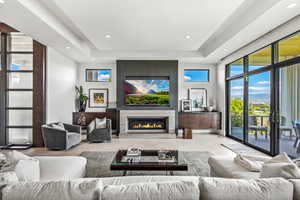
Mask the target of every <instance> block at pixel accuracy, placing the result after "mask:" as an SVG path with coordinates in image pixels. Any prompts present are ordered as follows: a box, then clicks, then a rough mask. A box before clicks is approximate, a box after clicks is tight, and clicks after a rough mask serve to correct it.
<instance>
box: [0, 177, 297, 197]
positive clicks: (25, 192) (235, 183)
mask: <svg viewBox="0 0 300 200" xmlns="http://www.w3.org/2000/svg"><path fill="white" fill-rule="evenodd" d="M2 199H3V200H17V199H18V200H29V199H30V200H54V199H60V200H118V199H120V200H243V199H245V200H299V199H300V180H294V181H287V180H284V179H281V178H272V179H256V180H254V179H253V180H245V179H223V178H210V177H206V178H201V177H178V176H172V177H171V176H144V177H116V178H83V179H74V180H69V181H66V180H65V181H50V182H18V183H12V184H7V185H6V186H5V187H3V188H2Z"/></svg>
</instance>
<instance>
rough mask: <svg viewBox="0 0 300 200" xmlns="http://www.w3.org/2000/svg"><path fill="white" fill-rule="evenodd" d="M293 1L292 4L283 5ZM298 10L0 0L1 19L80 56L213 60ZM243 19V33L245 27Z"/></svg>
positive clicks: (279, 0) (257, 5)
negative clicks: (0, 1)
mask: <svg viewBox="0 0 300 200" xmlns="http://www.w3.org/2000/svg"><path fill="white" fill-rule="evenodd" d="M293 2H295V3H297V6H295V7H294V8H290V9H287V8H286V6H287V5H290V4H291V3H293ZM299 13H300V0H263V1H262V0H230V1H224V0H185V1H183V0H88V1H87V0H6V3H5V4H0V21H3V22H5V23H8V24H9V25H11V26H13V27H15V28H17V29H19V30H20V31H22V32H24V33H26V34H28V35H31V36H32V37H34V38H35V39H37V40H39V41H40V42H43V43H44V44H46V45H49V46H52V47H54V48H56V49H58V50H59V51H61V52H63V53H64V54H66V55H68V56H69V57H72V58H73V59H74V60H76V61H78V62H91V61H95V60H97V61H99V62H100V61H101V60H109V59H179V60H187V61H192V62H194V61H195V62H203V63H205V62H206V63H216V62H219V61H220V59H221V58H223V57H224V56H227V55H228V54H230V53H231V52H233V51H235V50H237V49H239V48H240V47H242V46H243V45H245V44H247V43H249V42H250V41H252V40H253V39H255V38H257V37H260V36H261V35H263V34H265V33H267V32H268V31H270V30H272V29H273V28H275V27H277V26H279V25H280V24H282V23H284V22H286V21H288V20H289V19H291V18H292V17H295V16H296V15H298V14H299ZM266 14H268V15H266ZM264 16H268V18H266V17H264ZM249 27H251V32H249V31H247V32H248V33H249V36H247V34H246V35H245V32H244V30H248V29H249ZM106 35H110V36H111V38H106V37H105V36H106ZM187 35H189V36H190V39H187V38H186V36H187ZM67 46H68V47H71V48H70V49H69V50H67V49H66V47H67Z"/></svg>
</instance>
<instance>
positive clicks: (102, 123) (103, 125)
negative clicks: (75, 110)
mask: <svg viewBox="0 0 300 200" xmlns="http://www.w3.org/2000/svg"><path fill="white" fill-rule="evenodd" d="M95 121H96V129H102V128H107V127H106V117H104V118H102V119H99V118H96V119H95Z"/></svg>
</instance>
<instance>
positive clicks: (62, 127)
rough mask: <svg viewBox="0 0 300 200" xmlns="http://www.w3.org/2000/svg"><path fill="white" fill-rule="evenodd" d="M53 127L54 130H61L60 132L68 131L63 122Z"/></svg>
mask: <svg viewBox="0 0 300 200" xmlns="http://www.w3.org/2000/svg"><path fill="white" fill-rule="evenodd" d="M51 126H52V128H54V129H57V130H60V131H65V130H66V129H65V126H64V124H63V123H61V122H58V123H57V124H52V125H51Z"/></svg>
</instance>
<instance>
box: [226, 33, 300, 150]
mask: <svg viewBox="0 0 300 200" xmlns="http://www.w3.org/2000/svg"><path fill="white" fill-rule="evenodd" d="M296 33H297V32H296ZM294 34H295V33H293V34H291V35H294ZM287 37H289V36H287ZM278 41H280V40H278ZM278 41H276V42H274V43H272V44H271V48H272V64H271V65H269V66H265V67H262V68H260V69H257V70H253V71H248V66H249V65H248V56H249V55H250V54H248V55H246V56H244V57H243V59H244V73H243V74H239V75H235V76H231V77H230V76H228V74H229V71H228V69H229V65H230V64H228V65H226V70H225V73H226V78H225V82H226V89H225V92H226V95H225V98H226V111H225V112H226V115H225V116H226V118H225V121H226V136H227V137H229V138H231V139H234V140H236V141H238V142H241V143H243V144H246V145H248V146H250V147H252V148H254V149H256V150H259V151H262V152H263V153H266V154H269V155H272V156H274V155H277V154H279V151H280V149H279V148H280V135H279V132H280V124H279V123H280V112H279V111H280V104H279V101H280V99H279V98H280V96H279V95H280V91H279V84H280V83H279V70H280V69H281V68H283V67H287V66H290V65H295V64H299V63H300V56H299V57H295V58H292V59H289V60H286V61H282V62H278ZM267 46H269V45H267ZM263 48H265V47H263ZM263 48H261V49H263ZM257 51H258V50H257ZM239 59H241V58H239ZM239 59H237V60H239ZM267 71H270V72H271V107H270V112H271V116H270V151H266V150H264V149H262V148H260V147H258V146H255V145H253V144H250V143H248V103H249V99H248V90H249V88H248V86H249V85H248V77H249V76H250V75H255V74H259V73H263V72H267ZM240 78H244V121H243V123H244V126H243V127H244V139H243V140H240V139H238V138H236V137H233V136H231V135H230V134H229V133H230V122H229V120H230V112H229V111H230V108H229V106H230V102H229V99H230V87H229V86H230V84H229V83H230V81H231V80H236V79H240Z"/></svg>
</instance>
